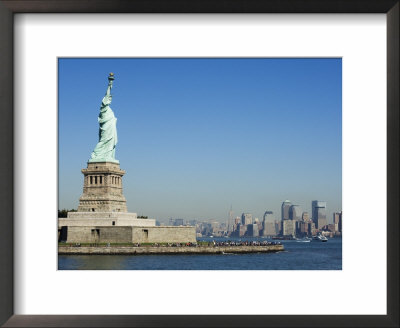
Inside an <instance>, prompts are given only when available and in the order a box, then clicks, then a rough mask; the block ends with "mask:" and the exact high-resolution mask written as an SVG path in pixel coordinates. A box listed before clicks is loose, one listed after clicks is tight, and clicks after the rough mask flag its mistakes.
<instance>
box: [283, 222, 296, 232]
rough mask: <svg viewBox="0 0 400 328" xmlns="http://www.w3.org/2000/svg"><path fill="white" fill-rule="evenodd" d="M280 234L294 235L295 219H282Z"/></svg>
mask: <svg viewBox="0 0 400 328" xmlns="http://www.w3.org/2000/svg"><path fill="white" fill-rule="evenodd" d="M282 234H283V235H284V236H295V235H296V221H292V220H283V221H282Z"/></svg>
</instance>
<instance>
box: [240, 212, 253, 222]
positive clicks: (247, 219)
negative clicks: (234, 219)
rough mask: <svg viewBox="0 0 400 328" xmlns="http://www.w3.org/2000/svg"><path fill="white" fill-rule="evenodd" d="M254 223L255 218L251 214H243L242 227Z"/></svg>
mask: <svg viewBox="0 0 400 328" xmlns="http://www.w3.org/2000/svg"><path fill="white" fill-rule="evenodd" d="M252 223H253V216H252V215H251V213H243V214H242V225H248V224H252Z"/></svg>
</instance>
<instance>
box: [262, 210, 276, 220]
mask: <svg viewBox="0 0 400 328" xmlns="http://www.w3.org/2000/svg"><path fill="white" fill-rule="evenodd" d="M264 221H275V218H274V212H272V211H265V213H264V218H263V222H264Z"/></svg>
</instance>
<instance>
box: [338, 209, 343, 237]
mask: <svg viewBox="0 0 400 328" xmlns="http://www.w3.org/2000/svg"><path fill="white" fill-rule="evenodd" d="M338 229H339V232H340V233H342V211H340V212H339V223H338Z"/></svg>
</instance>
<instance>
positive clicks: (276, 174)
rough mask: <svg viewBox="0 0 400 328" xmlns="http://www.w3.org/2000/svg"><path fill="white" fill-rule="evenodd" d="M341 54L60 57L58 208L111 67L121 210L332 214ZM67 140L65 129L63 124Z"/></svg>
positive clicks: (74, 175) (68, 196)
mask: <svg viewBox="0 0 400 328" xmlns="http://www.w3.org/2000/svg"><path fill="white" fill-rule="evenodd" d="M341 65H342V63H341V59H336V58H335V59H260V58H253V59H240V58H237V59H232V58H230V59H161V58H160V59H156V58H151V59H139V58H138V59H137V58H132V59H122V58H118V59H112V58H110V59H91V58H87V59H74V58H65V59H64V58H61V59H59V76H58V78H59V88H58V89H59V94H58V101H59V104H58V105H59V106H58V107H59V108H58V115H59V122H58V123H59V140H58V142H59V208H60V209H62V208H67V209H72V208H75V209H76V208H77V206H78V200H79V197H80V195H81V194H82V182H83V175H82V173H81V172H80V170H81V169H82V168H84V167H85V166H86V162H87V160H88V159H89V158H90V154H91V152H92V151H93V148H94V146H95V145H96V143H97V141H98V139H97V138H98V122H97V116H98V113H99V107H100V103H101V99H102V97H103V96H104V89H105V86H106V84H107V76H108V74H109V72H113V73H114V74H115V82H114V88H113V90H112V94H113V100H112V104H111V108H112V109H113V111H114V113H115V116H116V117H117V119H118V121H117V130H118V144H117V146H116V158H117V159H118V160H119V161H120V164H121V169H123V170H125V171H126V172H127V173H126V175H125V176H124V179H123V188H124V194H125V197H126V199H127V205H128V210H129V211H130V212H137V213H138V214H139V215H147V216H149V217H152V218H155V219H164V218H168V217H181V218H185V219H215V220H217V221H226V219H227V216H228V211H229V209H230V206H231V205H232V206H233V211H234V212H235V216H240V215H241V213H243V212H249V213H252V214H253V217H258V218H260V219H262V215H263V213H264V212H265V211H266V210H271V211H273V212H274V216H275V218H276V219H277V220H279V219H280V206H281V204H282V202H283V201H284V200H286V199H289V200H290V201H291V202H292V204H298V205H300V207H301V208H302V210H303V211H307V212H308V213H310V215H311V201H312V200H321V201H326V202H327V218H328V222H331V220H332V218H331V217H332V213H333V212H336V211H340V210H341V209H342V203H341V198H342V192H341V190H342V168H341V163H342V135H341V134H342V123H341V122H342V94H341V90H342V66H341ZM72 126H73V127H74V130H75V133H74V134H73V135H71V134H68V133H67V132H68V131H67V128H68V127H70V128H71V127H72Z"/></svg>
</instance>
